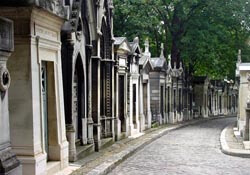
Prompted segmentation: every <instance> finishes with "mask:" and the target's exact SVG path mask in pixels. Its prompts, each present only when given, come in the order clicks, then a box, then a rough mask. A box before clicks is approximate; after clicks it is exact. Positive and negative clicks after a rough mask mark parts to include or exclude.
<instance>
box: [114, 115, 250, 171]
mask: <svg viewBox="0 0 250 175" xmlns="http://www.w3.org/2000/svg"><path fill="white" fill-rule="evenodd" d="M235 121H236V117H234V118H222V119H216V120H209V121H206V122H198V123H196V124H194V125H189V126H187V127H183V128H181V129H178V130H174V131H172V132H169V133H168V134H166V135H164V136H163V137H161V138H159V139H157V140H155V141H154V142H152V143H151V144H149V145H147V146H145V147H144V148H143V149H142V150H140V151H138V152H137V153H136V154H134V155H133V156H131V157H130V158H128V159H127V160H125V161H124V162H123V163H121V164H120V165H118V166H117V167H116V168H115V169H114V170H113V171H112V172H110V175H135V174H136V175H153V174H157V175H163V174H164V175H165V174H171V175H175V174H176V175H177V174H178V175H201V174H202V175H225V174H226V175H235V174H239V175H240V174H243V175H244V174H246V175H247V174H250V173H249V172H250V166H249V165H250V159H246V158H241V157H233V156H228V155H225V154H223V153H222V152H221V148H220V141H219V138H220V134H221V131H222V130H223V128H225V127H226V126H228V125H229V124H233V123H234V122H235Z"/></svg>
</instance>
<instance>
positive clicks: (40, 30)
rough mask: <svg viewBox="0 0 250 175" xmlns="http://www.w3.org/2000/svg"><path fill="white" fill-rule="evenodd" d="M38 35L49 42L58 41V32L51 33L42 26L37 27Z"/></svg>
mask: <svg viewBox="0 0 250 175" xmlns="http://www.w3.org/2000/svg"><path fill="white" fill-rule="evenodd" d="M36 35H38V36H40V37H43V38H46V39H49V40H58V38H57V32H55V31H51V30H49V29H46V28H44V27H41V26H36Z"/></svg>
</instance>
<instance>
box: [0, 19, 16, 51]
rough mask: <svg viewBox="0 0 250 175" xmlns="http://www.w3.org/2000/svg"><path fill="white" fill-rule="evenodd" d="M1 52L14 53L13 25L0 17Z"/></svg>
mask: <svg viewBox="0 0 250 175" xmlns="http://www.w3.org/2000/svg"><path fill="white" fill-rule="evenodd" d="M0 50H3V51H13V23H12V22H11V21H9V20H6V19H5V18H1V17H0Z"/></svg>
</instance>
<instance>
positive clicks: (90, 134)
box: [87, 58, 94, 144]
mask: <svg viewBox="0 0 250 175" xmlns="http://www.w3.org/2000/svg"><path fill="white" fill-rule="evenodd" d="M88 66H89V68H88V71H89V72H88V88H89V89H88V90H89V93H88V123H87V126H88V144H93V143H94V136H93V124H94V122H93V119H92V108H91V106H92V105H91V104H92V78H91V75H92V59H91V58H90V61H89V65H88Z"/></svg>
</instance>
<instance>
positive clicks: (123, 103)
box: [114, 37, 132, 140]
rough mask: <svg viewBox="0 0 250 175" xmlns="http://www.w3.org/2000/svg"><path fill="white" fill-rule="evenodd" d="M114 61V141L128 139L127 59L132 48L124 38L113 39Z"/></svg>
mask: <svg viewBox="0 0 250 175" xmlns="http://www.w3.org/2000/svg"><path fill="white" fill-rule="evenodd" d="M114 45H115V60H116V67H115V71H116V79H115V80H116V81H115V82H116V90H115V92H116V100H115V101H116V108H115V110H116V119H115V120H116V122H115V135H116V140H120V139H121V138H125V137H128V135H129V115H128V83H129V82H128V74H129V69H128V67H129V63H128V62H129V59H130V57H131V54H132V53H131V52H132V48H131V47H130V45H129V42H128V40H127V39H126V38H125V37H117V38H115V43H114Z"/></svg>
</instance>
